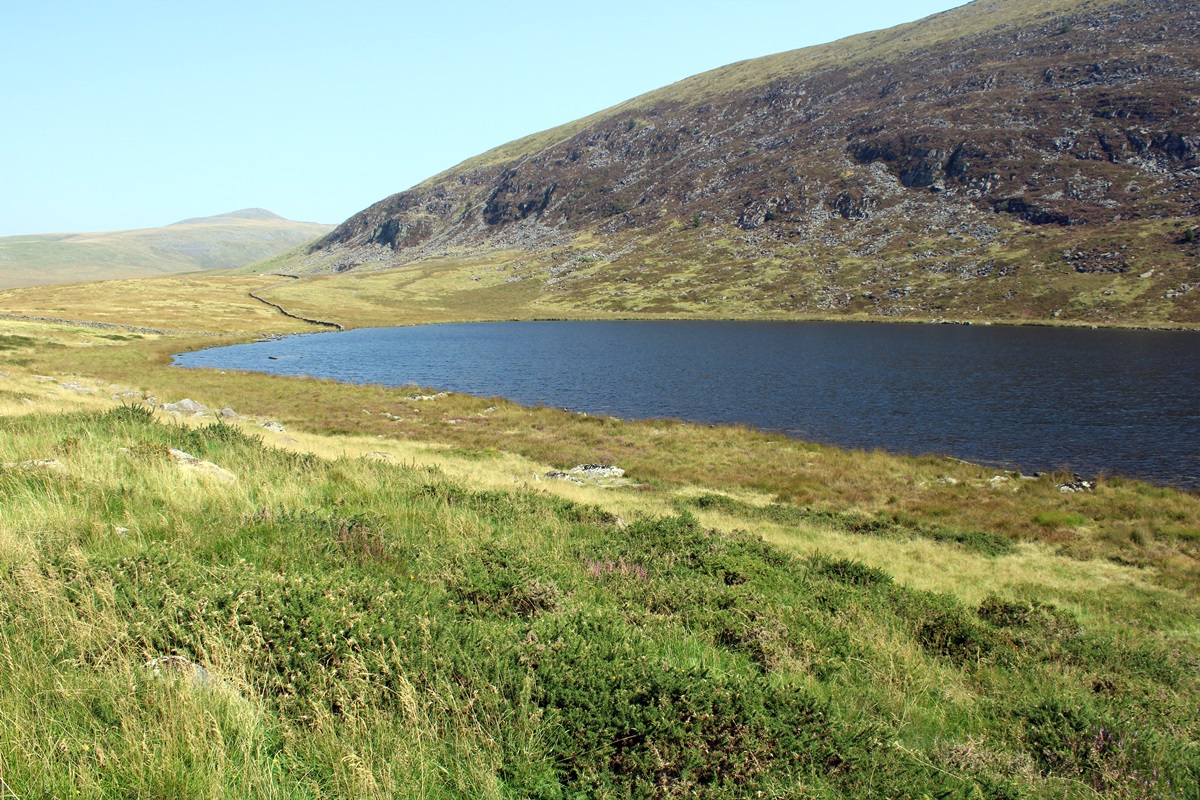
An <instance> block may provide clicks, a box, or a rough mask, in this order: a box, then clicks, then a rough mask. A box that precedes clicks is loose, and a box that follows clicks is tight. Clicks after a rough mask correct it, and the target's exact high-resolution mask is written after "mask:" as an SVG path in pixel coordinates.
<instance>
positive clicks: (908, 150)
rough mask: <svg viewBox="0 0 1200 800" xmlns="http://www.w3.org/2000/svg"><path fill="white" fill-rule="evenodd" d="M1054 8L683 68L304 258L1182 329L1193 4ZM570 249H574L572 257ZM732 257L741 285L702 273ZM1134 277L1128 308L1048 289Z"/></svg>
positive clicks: (978, 16) (1199, 121)
mask: <svg viewBox="0 0 1200 800" xmlns="http://www.w3.org/2000/svg"><path fill="white" fill-rule="evenodd" d="M1059 6H1060V9H1059V10H1058V11H1053V12H1045V13H1042V14H1040V15H1039V14H1031V13H1030V4H1028V3H1024V2H1022V0H1011V1H1010V2H1002V1H1001V2H992V3H987V4H984V3H983V2H982V0H981V2H976V3H972V4H970V5H968V6H965V7H963V8H960V9H956V10H954V11H950V12H946V13H945V14H941V15H937V16H935V17H931V18H929V19H927V20H923V21H921V22H919V23H915V24H913V25H909V26H902V27H901V28H898V29H892V30H889V31H882V32H879V33H876V34H867V35H863V36H859V37H854V38H852V39H850V40H845V41H844V42H838V43H834V44H832V45H826V46H823V47H822V48H814V49H809V50H803V51H796V52H795V53H791V54H782V55H780V56H773V57H770V58H768V59H760V60H757V61H750V62H744V63H742V64H737V65H732V66H730V67H726V68H724V69H722V70H719V71H716V72H714V73H708V74H706V75H702V76H697V78H694V79H690V80H689V81H684V82H682V83H680V84H676V85H675V86H673V87H668V88H667V89H664V90H660V91H659V92H656V93H652V94H651V95H647V96H645V97H642V98H637V99H635V100H633V101H630V102H629V103H626V104H624V105H622V106H619V107H617V108H615V109H611V110H610V111H609V112H602V113H601V114H598V115H596V116H595V117H592V118H589V119H588V120H586V121H583V122H581V123H579V124H576V125H573V126H567V128H565V129H562V130H560V131H559V132H557V135H556V132H548V133H547V134H543V135H541V136H540V137H536V141H533V140H531V142H530V144H529V146H526V147H524V148H522V147H521V146H520V145H521V143H517V145H518V146H517V147H510V150H516V151H517V152H516V154H515V155H513V156H512V157H508V158H504V157H499V156H493V157H488V155H487V154H485V156H483V157H480V158H479V159H475V160H473V161H471V162H467V163H466V164H464V165H461V166H460V167H458V168H456V169H454V170H451V171H449V172H447V173H445V174H443V175H441V176H438V177H436V178H434V179H431V180H430V181H427V182H426V183H424V184H422V185H420V186H418V187H415V188H413V189H410V190H408V191H405V192H401V193H400V194H397V195H393V196H392V197H389V198H387V199H386V200H384V201H382V202H380V203H378V204H376V205H374V206H372V207H370V208H368V209H366V210H365V211H363V212H361V213H360V214H358V215H356V216H354V217H352V218H351V219H349V220H347V221H346V222H345V223H343V224H342V225H341V226H339V227H338V228H337V229H336V230H334V231H333V232H332V233H330V234H329V235H328V236H326V237H325V238H323V239H321V240H319V241H318V242H317V243H316V244H314V245H313V246H312V248H311V249H310V258H309V262H310V264H312V265H314V266H315V265H318V264H319V265H323V268H329V269H335V270H339V271H341V270H348V269H354V268H357V267H359V266H361V265H372V266H387V265H398V264H403V263H407V262H411V261H414V260H417V259H420V258H423V257H428V256H431V255H437V254H440V253H444V252H448V251H453V252H459V251H463V250H475V251H478V250H481V249H494V250H500V249H504V250H513V249H516V250H518V251H523V252H526V253H530V254H534V255H535V256H536V258H535V260H536V261H537V262H538V263H540V264H541V265H542V268H543V272H544V274H543V276H542V277H543V279H544V280H546V281H547V285H548V287H550V290H553V291H556V292H559V293H564V292H565V293H568V294H569V293H572V292H574V293H575V294H576V295H577V296H578V299H579V300H580V302H591V303H598V304H601V305H607V307H612V308H619V307H621V305H622V303H625V304H626V305H628V304H629V303H632V302H633V300H632V299H626V300H624V301H622V300H621V299H620V298H621V297H626V298H632V297H640V298H641V299H642V300H645V298H646V297H647V296H654V297H657V298H658V299H657V300H656V301H655V302H658V303H659V304H660V305H661V304H662V302H665V301H666V299H667V297H668V295H669V291H668V288H667V284H666V283H664V281H666V280H667V276H668V275H670V274H672V268H671V267H672V265H676V266H678V265H679V264H682V263H685V262H686V263H687V264H689V265H692V266H693V267H695V266H697V265H698V267H699V269H700V272H699V273H696V272H695V270H692V272H690V273H689V274H691V275H693V277H694V280H689V286H688V287H684V288H680V289H678V290H677V291H676V296H677V297H683V298H686V295H687V292H688V291H691V292H693V294H694V295H695V297H696V298H699V296H700V295H699V294H695V293H696V292H700V293H701V294H703V293H705V292H710V293H711V292H729V291H733V292H740V293H741V296H743V297H744V299H745V300H746V301H747V302H749V303H759V304H761V305H762V306H763V307H764V308H768V309H780V310H784V311H819V310H822V309H825V310H830V309H844V310H851V311H866V312H868V313H879V314H901V315H903V314H909V313H922V314H927V313H938V312H940V311H946V312H951V311H954V310H956V309H958V310H961V309H963V308H967V307H970V306H971V304H972V303H974V305H975V306H979V305H980V303H981V302H982V303H983V304H984V305H986V306H989V307H993V306H995V305H996V304H998V303H1005V302H1008V301H1011V300H1012V299H1013V298H1016V302H1017V303H1018V304H1022V308H1023V309H1024V310H1025V311H1024V313H1025V314H1026V315H1027V316H1030V315H1032V316H1040V315H1043V314H1047V313H1052V309H1051V307H1052V306H1054V307H1057V308H1055V309H1053V310H1057V311H1059V312H1060V313H1061V312H1062V307H1063V306H1065V307H1066V308H1067V315H1068V316H1071V315H1075V316H1087V315H1088V314H1089V313H1091V314H1093V315H1098V316H1099V317H1100V318H1104V314H1105V313H1106V312H1105V311H1104V308H1105V307H1107V308H1109V312H1112V310H1113V309H1114V306H1113V304H1114V303H1119V302H1126V301H1128V302H1134V303H1135V305H1136V304H1137V303H1141V304H1142V305H1139V306H1137V308H1136V309H1134V308H1132V307H1131V308H1129V309H1126V311H1131V313H1134V314H1135V316H1136V315H1137V314H1138V313H1146V314H1151V313H1155V314H1159V315H1160V316H1162V314H1165V315H1166V317H1164V318H1167V317H1170V318H1174V319H1187V318H1189V315H1193V314H1194V313H1195V312H1196V310H1197V305H1196V303H1195V302H1194V299H1193V298H1192V297H1191V288H1189V287H1190V286H1191V284H1194V283H1200V278H1198V277H1197V275H1196V260H1197V256H1200V253H1198V252H1197V251H1196V243H1195V242H1194V239H1195V238H1196V236H1195V234H1192V235H1189V234H1188V231H1189V230H1190V224H1191V223H1192V222H1194V218H1195V217H1196V216H1197V214H1198V213H1200V10H1198V8H1197V7H1196V5H1195V4H1194V3H1191V2H1186V1H1185V0H1132V1H1131V2H1120V3H1115V4H1111V3H1102V2H1101V3H1097V2H1090V3H1089V2H1083V3H1065V4H1064V3H1060V4H1059ZM960 30H961V31H965V32H963V33H958V31H960ZM726 87H729V88H726ZM1198 233H1200V232H1198ZM583 239H586V241H587V252H588V253H592V254H593V256H592V257H591V260H585V261H581V260H580V258H579V256H580V253H581V252H583V251H581V250H580V249H579V248H578V247H577V246H574V245H577V244H578V242H580V241H582V240H583ZM1017 251H1019V253H1018V252H1017ZM539 254H540V255H539ZM597 262H599V264H598V265H597ZM730 269H734V270H738V269H743V270H749V271H750V273H754V274H747V275H743V276H741V277H740V278H739V279H737V280H736V281H734V280H731V279H730V278H729V277H728V276H727V275H726V276H723V275H721V274H720V273H721V272H728V271H729V270H730ZM1151 269H1155V270H1157V274H1156V275H1151V276H1148V277H1145V278H1141V279H1140V280H1141V283H1140V284H1138V285H1137V288H1138V291H1137V292H1135V294H1136V295H1137V298H1140V300H1139V299H1137V298H1134V299H1133V300H1129V299H1128V298H1126V297H1124V295H1126V294H1128V292H1122V291H1114V292H1113V293H1112V294H1110V295H1107V296H1105V295H1103V294H1097V295H1096V297H1092V293H1095V292H1102V291H1103V290H1100V289H1097V287H1096V285H1093V284H1094V282H1093V283H1087V284H1079V285H1077V286H1071V285H1066V284H1064V282H1063V279H1062V276H1063V275H1072V274H1073V275H1082V276H1086V275H1097V274H1100V275H1124V274H1126V273H1137V275H1139V276H1140V275H1141V274H1142V273H1144V272H1146V271H1148V270H1151ZM674 271H675V272H676V273H677V272H678V269H676V270H674ZM893 273H894V274H893ZM755 278H757V280H756V279H755ZM617 283H623V284H627V285H626V286H625V287H624V289H623V290H621V291H623V292H624V294H619V293H618V292H617V290H616V289H614V286H615V285H616V284H617ZM628 284H633V289H634V291H632V292H631V291H630V287H629V286H628ZM705 287H707V288H705ZM1093 290H1095V292H1094V291H1093ZM1080 292H1086V293H1088V294H1087V297H1086V298H1084V299H1083V300H1081V299H1080ZM1171 292H1174V293H1175V296H1174V297H1167V295H1168V294H1169V293H1171ZM1143 295H1144V296H1143ZM1106 297H1107V298H1112V297H1116V298H1117V299H1115V300H1111V299H1105V298H1106ZM1159 299H1162V300H1165V301H1169V302H1166V303H1165V304H1164V303H1159V302H1158V300H1159ZM1106 304H1107V306H1106ZM1127 304H1128V303H1127ZM1143 306H1145V308H1144V309H1143ZM1152 306H1153V309H1157V311H1154V310H1153V309H1152V308H1151V307H1152ZM1097 308H1099V309H1100V311H1096V309H1097ZM1089 309H1090V310H1089ZM1138 309H1142V311H1138ZM1118 311H1119V309H1118ZM1172 315H1174V316H1172Z"/></svg>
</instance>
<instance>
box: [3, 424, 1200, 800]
mask: <svg viewBox="0 0 1200 800" xmlns="http://www.w3.org/2000/svg"><path fill="white" fill-rule="evenodd" d="M0 431H2V433H3V435H2V436H0V461H4V462H15V461H20V460H26V459H28V458H31V457H35V456H45V455H47V454H51V453H53V454H54V455H55V457H56V458H57V459H58V460H59V461H60V463H62V464H63V469H62V470H59V471H55V470H41V471H38V470H33V469H24V470H14V469H5V470H3V471H0V496H2V497H3V498H4V502H3V504H2V505H0V537H2V538H0V609H2V613H0V663H3V664H4V665H5V669H3V670H0V709H3V713H0V743H2V744H0V777H2V778H3V780H4V781H5V783H6V784H7V786H8V787H9V788H10V790H11V791H12V792H13V793H15V794H16V795H17V796H18V797H22V798H25V797H43V796H56V797H59V796H61V797H75V796H78V797H111V796H138V797H177V796H204V797H266V796H281V797H314V798H315V797H393V796H412V797H544V798H562V797H584V796H586V797H668V796H681V795H686V796H695V797H714V798H717V797H746V796H750V797H756V796H766V797H783V796H788V797H797V796H798V797H846V796H854V797H897V796H915V797H919V796H924V795H928V796H931V797H934V796H941V797H963V798H967V797H978V796H984V797H1093V796H1095V794H1096V793H1097V792H1098V793H1100V794H1102V795H1104V796H1112V797H1155V796H1160V797H1189V796H1194V795H1195V793H1196V792H1197V791H1200V764H1198V761H1197V754H1196V752H1195V749H1194V745H1192V744H1189V742H1195V741H1196V738H1197V735H1198V734H1200V730H1198V729H1197V722H1196V718H1195V715H1194V714H1193V713H1192V710H1193V709H1194V706H1195V703H1196V700H1197V698H1198V697H1200V687H1198V686H1197V682H1196V679H1195V674H1194V668H1193V665H1194V663H1195V662H1196V659H1197V658H1198V657H1200V651H1198V649H1197V646H1196V639H1195V633H1196V631H1195V619H1194V615H1193V614H1192V611H1193V610H1194V606H1193V605H1192V604H1191V603H1190V602H1187V601H1184V600H1183V599H1182V598H1180V597H1179V596H1177V595H1174V594H1173V593H1172V592H1170V591H1166V590H1161V589H1158V590H1153V591H1152V595H1153V598H1154V605H1155V610H1154V614H1155V624H1153V625H1144V624H1135V623H1134V622H1133V620H1134V619H1136V618H1137V617H1138V616H1139V615H1140V614H1141V613H1142V605H1143V600H1142V598H1138V597H1136V596H1134V595H1133V594H1131V593H1129V592H1126V591H1116V592H1113V593H1111V594H1110V595H1109V596H1107V597H1105V598H1104V599H1103V605H1104V614H1103V615H1102V614H1101V613H1099V612H1100V610H1099V609H1098V608H1096V607H1095V606H1094V605H1093V603H1094V601H1093V600H1083V601H1079V602H1075V601H1068V602H1066V603H1063V602H1061V601H1054V600H1052V599H1049V598H1047V597H1044V596H1039V593H1038V592H1037V591H1036V590H1034V594H1033V596H1027V597H1019V596H1007V597H1001V596H991V597H988V598H986V599H985V600H984V601H983V602H982V603H968V602H964V601H963V600H961V599H959V597H958V595H957V593H955V592H953V591H950V592H930V591H919V590H915V589H911V588H908V587H906V586H905V585H904V584H903V583H902V582H900V581H898V580H896V579H895V578H894V577H893V576H892V575H891V574H889V572H888V571H887V570H886V569H883V568H881V567H878V566H868V565H866V564H864V563H863V562H860V561H858V560H855V559H847V558H843V557H839V556H834V555H826V554H823V553H821V552H815V553H812V554H809V555H799V554H791V553H789V552H786V551H785V550H782V549H779V548H777V547H775V546H772V545H770V544H767V543H766V542H764V541H762V540H761V539H760V538H758V537H757V536H756V535H755V533H754V527H755V526H754V524H753V517H754V515H755V514H758V513H762V514H764V515H781V514H782V515H784V516H786V515H787V513H790V512H784V511H778V510H771V509H768V510H766V511H763V512H751V511H749V510H747V509H746V508H744V507H742V506H738V505H734V506H730V507H729V508H727V509H726V510H730V511H733V512H736V513H739V514H743V515H745V516H747V520H746V521H747V522H749V523H751V524H749V525H748V526H747V527H748V531H747V532H743V533H722V532H719V531H717V530H713V529H711V528H708V527H706V526H704V525H703V524H701V523H700V522H699V521H698V519H697V518H696V517H695V516H693V515H692V514H691V513H689V512H686V511H684V512H681V513H675V514H666V515H649V516H640V517H636V518H633V519H630V520H627V521H620V520H618V519H617V518H616V517H615V516H614V515H612V514H611V513H609V512H607V511H606V510H604V509H603V508H600V507H597V506H595V505H588V504H580V503H577V502H571V501H567V500H564V499H561V498H558V497H555V496H551V495H546V494H541V493H536V492H531V491H529V490H522V489H511V490H503V491H501V490H480V489H475V488H472V487H470V486H468V485H465V484H463V483H461V482H458V481H456V480H454V479H452V478H450V477H449V476H447V475H446V474H444V473H441V472H439V471H437V470H430V469H427V468H423V467H413V466H404V465H397V464H391V463H386V462H381V461H378V460H368V459H358V458H340V459H326V458H319V457H315V456H312V455H306V454H303V453H296V452H291V451H284V450H278V449H274V448H272V447H269V446H267V445H265V444H264V443H263V441H262V440H261V438H260V437H259V436H257V435H255V434H252V433H248V432H246V431H244V430H243V429H241V428H237V427H231V426H228V425H222V424H210V425H208V426H201V427H198V428H195V427H183V426H180V425H176V424H162V423H159V422H156V421H155V420H154V419H153V418H152V417H151V416H150V415H149V414H148V413H147V412H145V411H142V410H140V409H137V408H129V407H125V408H122V407H116V408H113V409H111V410H108V411H89V412H82V413H65V414H64V413H59V414H45V413H40V414H33V415H21V416H7V417H4V418H2V419H0ZM168 447H175V448H179V449H183V450H186V451H187V452H189V453H191V454H193V455H195V456H197V457H200V458H203V459H208V460H211V461H213V462H215V463H218V464H220V465H221V466H223V467H225V468H226V469H228V470H231V471H232V472H233V473H235V474H236V475H237V481H236V482H235V483H234V484H225V483H221V482H218V481H213V480H209V479H206V478H204V477H203V476H199V475H196V474H193V473H189V472H187V471H185V470H183V469H182V468H181V467H179V465H177V464H176V463H175V462H174V460H173V459H172V458H171V457H170V455H169V453H168V452H167V448H168ZM706 502H707V504H708V505H709V506H710V507H711V506H712V505H713V502H712V501H701V502H698V503H697V505H698V506H703V505H705V503H706ZM718 504H719V503H718ZM788 521H789V522H790V521H791V520H788ZM864 524H866V523H865V522H864V521H862V520H857V519H856V518H850V517H847V518H845V519H836V520H834V521H833V525H834V527H835V528H837V527H839V526H842V527H844V526H847V525H848V526H850V527H853V526H854V525H859V526H860V527H861V526H862V525H864ZM906 530H907V529H906ZM906 535H907V534H906ZM949 538H953V537H949ZM931 546H933V547H951V548H963V547H964V545H963V544H962V543H957V544H955V543H940V542H932V543H931ZM963 552H964V557H969V558H976V559H984V560H987V561H995V560H997V559H999V560H1004V559H1006V558H1009V557H1010V556H1008V555H1005V554H1003V553H986V552H978V551H976V550H974V549H971V548H970V547H969V546H967V547H966V550H965V551H963ZM1047 558H1048V559H1049V561H1047V564H1046V566H1047V568H1052V567H1053V563H1054V561H1055V560H1056V559H1057V558H1058V557H1054V556H1047ZM1043 594H1044V593H1043ZM165 655H179V656H183V657H186V658H187V659H189V660H192V661H194V662H198V663H200V664H202V665H203V666H204V667H205V668H206V669H207V670H208V673H209V675H210V680H209V681H208V682H207V683H205V684H203V685H198V684H196V683H195V682H194V681H192V680H190V679H189V678H188V677H187V676H186V674H185V675H180V676H176V677H172V676H171V675H170V674H168V675H167V676H166V677H165V678H156V677H154V675H153V674H152V673H151V671H149V670H147V669H145V668H143V667H142V666H141V665H142V664H143V663H144V662H146V661H147V660H149V659H151V658H156V657H161V656H165ZM760 792H761V793H762V795H759V793H760Z"/></svg>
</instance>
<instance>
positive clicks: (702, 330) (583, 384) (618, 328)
mask: <svg viewBox="0 0 1200 800" xmlns="http://www.w3.org/2000/svg"><path fill="white" fill-rule="evenodd" d="M176 363H177V364H179V365H181V366H185V367H212V368H219V369H240V370H254V371H259V372H269V373H275V374H281V375H310V376H314V377H324V378H333V379H336V380H340V381H348V382H354V383H379V384H385V385H389V386H403V385H409V384H416V385H419V386H422V387H432V388H437V389H444V390H448V391H454V392H464V393H467V394H473V395H480V396H485V397H492V396H500V397H506V398H509V399H511V400H515V401H517V402H520V403H525V404H531V405H532V404H537V403H543V404H545V405H550V406H557V407H561V408H567V409H571V410H573V411H585V412H587V413H589V414H605V415H612V416H617V417H625V418H649V417H671V418H678V419H687V420H692V421H696V422H704V423H746V424H749V425H752V426H754V427H757V428H761V429H765V430H773V431H780V432H782V433H785V434H787V435H788V436H793V437H797V438H801V439H807V440H810V441H816V442H823V443H826V444H834V445H838V446H841V447H850V448H865V449H883V450H888V451H892V452H899V453H941V454H946V455H952V456H955V457H958V458H962V459H966V460H969V461H976V462H980V463H984V464H988V465H995V466H1003V467H1008V468H1012V469H1020V470H1022V471H1024V472H1026V473H1030V472H1034V471H1049V470H1053V469H1057V468H1061V467H1069V468H1071V469H1073V470H1075V471H1077V472H1080V473H1082V474H1084V475H1085V476H1092V475H1095V474H1097V473H1101V472H1113V473H1119V474H1123V475H1129V476H1133V477H1140V478H1145V479H1148V480H1152V481H1155V482H1157V483H1164V484H1172V485H1175V486H1180V487H1185V488H1190V489H1200V333H1197V332H1192V331H1130V330H1089V329H1078V328H1035V327H1009V326H959V325H922V324H872V323H850V322H700V321H653V322H650V321H643V322H627V321H621V322H616V321H614V322H499V323H470V324H460V325H430V326H421V327H407V328H367V329H359V330H353V331H348V332H345V333H319V334H307V335H303V336H291V337H287V338H283V339H278V340H274V341H266V342H257V343H254V344H244V345H235V346H232V347H220V348H213V349H209V350H202V351H199V352H195V353H187V354H184V355H180V356H177V357H176Z"/></svg>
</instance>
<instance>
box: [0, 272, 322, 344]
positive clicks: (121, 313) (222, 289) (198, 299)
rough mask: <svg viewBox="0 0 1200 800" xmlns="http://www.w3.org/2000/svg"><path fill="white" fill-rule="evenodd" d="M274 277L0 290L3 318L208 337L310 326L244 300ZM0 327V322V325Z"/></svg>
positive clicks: (276, 280) (207, 277) (199, 277)
mask: <svg viewBox="0 0 1200 800" xmlns="http://www.w3.org/2000/svg"><path fill="white" fill-rule="evenodd" d="M280 280H282V279H281V278H279V277H277V276H240V275H238V276H234V275H208V274H206V275H196V276H189V277H180V278H148V279H143V280H125V281H98V282H95V283H74V284H67V285H60V286H41V287H33V288H24V289H9V290H7V291H0V308H3V309H4V311H5V313H7V314H18V315H24V316H29V317H50V318H60V319H68V320H79V321H86V322H104V323H110V324H116V325H128V326H134V327H140V328H154V329H165V330H172V331H195V332H208V333H233V334H254V333H297V332H307V331H311V330H314V327H313V326H311V325H308V324H306V323H303V322H299V321H297V320H293V319H288V318H287V317H285V316H283V315H282V314H280V313H279V311H278V310H277V309H274V308H271V307H270V306H268V305H266V304H265V303H262V302H260V301H258V300H255V299H254V298H252V297H250V296H249V293H250V292H252V291H256V290H260V289H263V288H265V287H268V286H272V285H274V284H277V283H279V282H280ZM5 324H6V321H5V320H2V319H0V326H3V325H5Z"/></svg>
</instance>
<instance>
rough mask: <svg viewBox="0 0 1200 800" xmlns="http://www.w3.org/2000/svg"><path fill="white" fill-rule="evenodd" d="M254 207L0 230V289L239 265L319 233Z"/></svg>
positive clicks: (315, 227)
mask: <svg viewBox="0 0 1200 800" xmlns="http://www.w3.org/2000/svg"><path fill="white" fill-rule="evenodd" d="M331 228H332V226H330V225H320V224H317V223H314V222H293V221H291V220H288V219H284V218H283V217H280V216H278V215H276V214H272V213H271V212H270V211H266V210H265V209H261V208H247V209H242V210H241V211H232V212H230V213H228V214H218V215H216V216H211V217H197V218H195V219H185V220H182V221H180V222H176V223H175V224H173V225H165V226H163V227H161V228H145V229H142V230H133V231H106V232H103V233H48V234H36V235H30V236H4V237H0V289H7V288H12V287H16V286H41V285H44V284H51V283H78V282H80V281H98V280H115V279H120V278H144V277H153V276H161V275H170V274H174V273H180V272H197V271H200V270H210V269H228V268H230V267H241V266H245V265H246V264H252V263H254V262H256V261H261V260H262V259H264V258H268V257H270V256H273V255H276V254H277V253H280V252H282V251H284V250H288V249H289V248H292V247H294V246H296V245H298V244H301V243H303V242H307V241H309V240H310V239H312V238H314V237H316V236H320V235H322V234H324V233H327V232H328V231H329V230H330V229H331Z"/></svg>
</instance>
